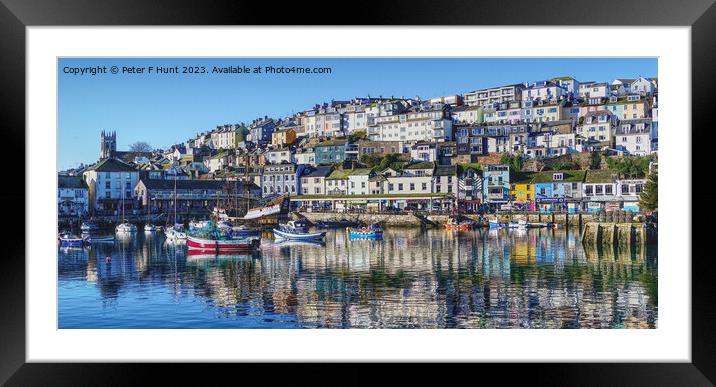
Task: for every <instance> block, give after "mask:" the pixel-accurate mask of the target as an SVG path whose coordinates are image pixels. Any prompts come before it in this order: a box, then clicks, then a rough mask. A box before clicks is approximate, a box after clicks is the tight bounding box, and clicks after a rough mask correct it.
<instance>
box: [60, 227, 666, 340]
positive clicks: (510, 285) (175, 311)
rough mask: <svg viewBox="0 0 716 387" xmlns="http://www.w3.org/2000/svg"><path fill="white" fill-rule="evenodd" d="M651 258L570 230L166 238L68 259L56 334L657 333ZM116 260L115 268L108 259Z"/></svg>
mask: <svg viewBox="0 0 716 387" xmlns="http://www.w3.org/2000/svg"><path fill="white" fill-rule="evenodd" d="M655 256H656V255H655V252H652V251H649V252H648V253H647V252H645V251H640V250H627V251H619V250H614V249H599V250H594V251H585V250H584V248H583V247H582V244H581V242H580V240H579V236H578V235H575V234H573V233H567V232H565V231H564V230H529V231H519V230H499V231H498V230H491V231H488V230H475V231H471V232H460V233H454V232H446V231H443V230H428V231H421V230H415V229H387V230H385V233H384V237H383V240H382V241H371V240H350V239H349V238H348V235H347V234H346V233H345V231H343V230H337V231H329V233H328V234H327V237H326V242H325V243H323V244H317V243H306V242H283V243H275V242H274V241H271V240H268V239H264V241H263V243H262V246H261V250H260V252H258V253H255V254H249V255H220V256H215V255H194V254H191V252H187V250H186V247H185V246H182V245H179V246H174V245H171V244H168V243H166V241H165V240H164V237H163V236H161V235H150V236H145V235H142V234H139V235H137V237H134V238H125V239H122V240H117V241H116V242H115V243H114V244H112V243H109V244H98V245H94V246H92V247H90V248H86V249H66V250H65V249H61V250H60V251H59V322H60V327H61V328H71V327H81V328H89V327H128V328H133V327H141V328H198V327H202V328H207V327H216V328H293V327H320V328H323V327H329V328H354V327H355V328H655V327H656V326H657V310H658V308H657V274H656V273H657V261H656V259H655ZM108 257H109V258H108Z"/></svg>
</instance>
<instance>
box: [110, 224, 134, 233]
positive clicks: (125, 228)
mask: <svg viewBox="0 0 716 387" xmlns="http://www.w3.org/2000/svg"><path fill="white" fill-rule="evenodd" d="M115 231H116V232H118V233H121V234H129V233H135V232H137V226H135V225H133V224H132V223H129V222H124V223H121V224H118V225H117V227H116V228H115Z"/></svg>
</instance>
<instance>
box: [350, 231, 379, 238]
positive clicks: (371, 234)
mask: <svg viewBox="0 0 716 387" xmlns="http://www.w3.org/2000/svg"><path fill="white" fill-rule="evenodd" d="M350 237H351V239H381V238H383V232H382V231H375V232H353V231H351V232H350Z"/></svg>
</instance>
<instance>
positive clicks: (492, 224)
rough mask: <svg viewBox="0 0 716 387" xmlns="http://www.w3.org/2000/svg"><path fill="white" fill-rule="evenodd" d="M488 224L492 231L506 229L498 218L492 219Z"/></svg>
mask: <svg viewBox="0 0 716 387" xmlns="http://www.w3.org/2000/svg"><path fill="white" fill-rule="evenodd" d="M488 224H489V225H490V228H492V229H499V228H504V227H505V225H504V224H501V223H500V221H499V220H498V219H497V218H493V219H490V220H489V222H488Z"/></svg>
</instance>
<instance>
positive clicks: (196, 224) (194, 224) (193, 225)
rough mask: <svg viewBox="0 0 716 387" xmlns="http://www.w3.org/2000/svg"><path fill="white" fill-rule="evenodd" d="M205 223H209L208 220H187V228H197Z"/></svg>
mask: <svg viewBox="0 0 716 387" xmlns="http://www.w3.org/2000/svg"><path fill="white" fill-rule="evenodd" d="M207 225H209V221H208V220H191V221H189V230H194V229H197V228H204V227H206V226H207Z"/></svg>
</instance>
